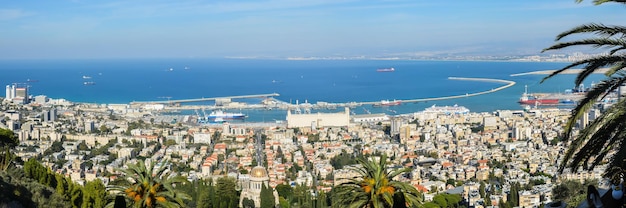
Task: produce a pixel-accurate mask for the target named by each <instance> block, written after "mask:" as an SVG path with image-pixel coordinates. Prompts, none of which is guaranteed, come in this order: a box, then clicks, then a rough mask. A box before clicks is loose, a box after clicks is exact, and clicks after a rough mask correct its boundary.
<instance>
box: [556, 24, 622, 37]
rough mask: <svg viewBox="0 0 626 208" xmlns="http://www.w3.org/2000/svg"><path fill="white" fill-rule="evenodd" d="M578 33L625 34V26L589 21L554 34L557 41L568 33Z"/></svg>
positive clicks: (604, 35) (599, 34) (609, 35)
mask: <svg viewBox="0 0 626 208" xmlns="http://www.w3.org/2000/svg"><path fill="white" fill-rule="evenodd" d="M579 33H594V34H596V35H598V36H600V37H605V38H608V37H611V36H615V35H622V36H623V35H625V34H626V27H623V26H613V25H611V26H606V25H604V24H601V23H589V24H583V25H580V26H578V27H574V28H572V29H570V30H567V31H565V32H562V33H560V34H558V35H557V36H556V41H559V40H561V39H563V38H565V37H567V36H569V35H573V34H579Z"/></svg>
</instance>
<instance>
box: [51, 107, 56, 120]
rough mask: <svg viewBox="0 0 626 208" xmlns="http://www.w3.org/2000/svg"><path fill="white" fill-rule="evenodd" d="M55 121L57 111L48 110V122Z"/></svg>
mask: <svg viewBox="0 0 626 208" xmlns="http://www.w3.org/2000/svg"><path fill="white" fill-rule="evenodd" d="M56 120H57V109H56V108H52V109H50V121H56Z"/></svg>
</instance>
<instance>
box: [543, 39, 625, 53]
mask: <svg viewBox="0 0 626 208" xmlns="http://www.w3.org/2000/svg"><path fill="white" fill-rule="evenodd" d="M584 45H586V46H591V47H593V48H608V49H610V48H616V47H626V41H624V40H623V39H618V38H588V39H582V40H576V41H569V42H561V43H556V44H554V45H552V46H550V47H548V48H545V49H543V50H542V51H541V52H546V51H551V50H558V49H563V48H567V47H571V46H584Z"/></svg>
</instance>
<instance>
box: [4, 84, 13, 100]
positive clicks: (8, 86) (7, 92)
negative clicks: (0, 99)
mask: <svg viewBox="0 0 626 208" xmlns="http://www.w3.org/2000/svg"><path fill="white" fill-rule="evenodd" d="M12 92H13V91H12V90H11V85H7V89H6V96H5V97H4V98H5V99H7V100H11V99H13V98H12V97H11V94H12Z"/></svg>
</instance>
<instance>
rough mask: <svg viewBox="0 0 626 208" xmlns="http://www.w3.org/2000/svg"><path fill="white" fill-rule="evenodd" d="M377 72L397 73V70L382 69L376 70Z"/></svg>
mask: <svg viewBox="0 0 626 208" xmlns="http://www.w3.org/2000/svg"><path fill="white" fill-rule="evenodd" d="M376 71H377V72H394V71H396V69H395V68H393V67H391V68H381V69H376Z"/></svg>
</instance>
